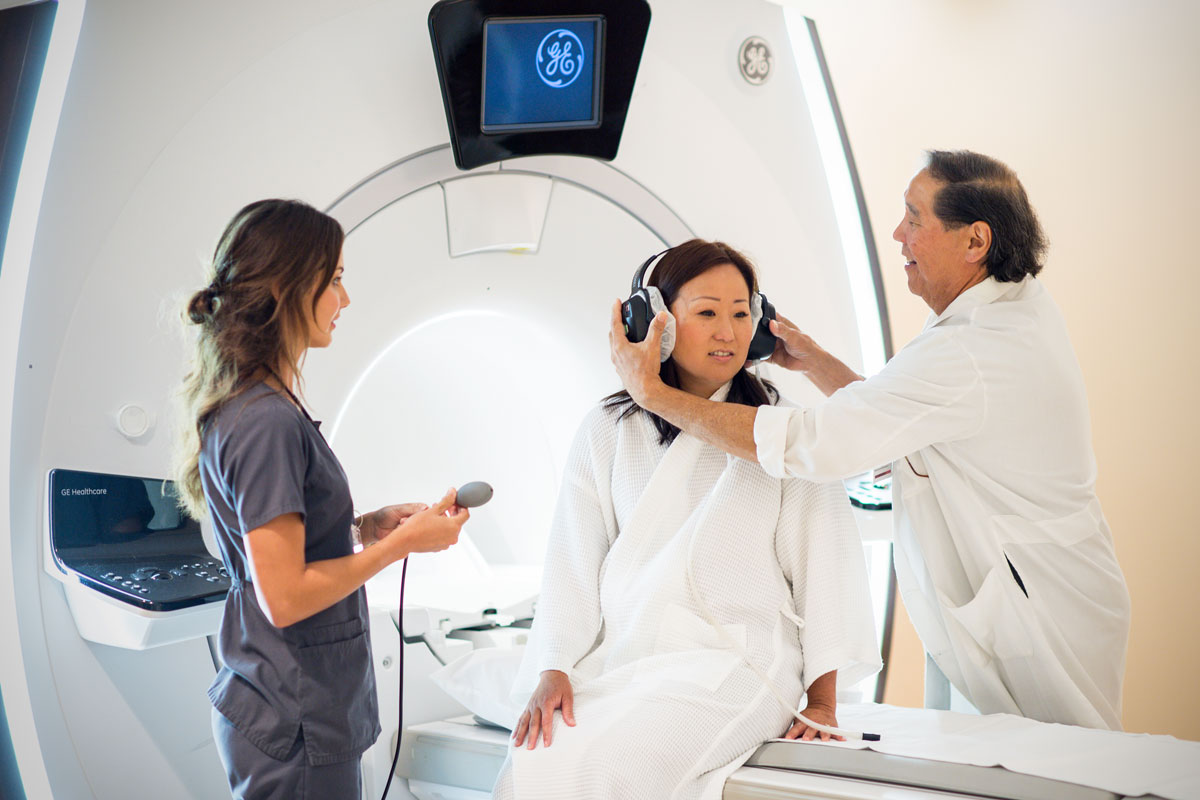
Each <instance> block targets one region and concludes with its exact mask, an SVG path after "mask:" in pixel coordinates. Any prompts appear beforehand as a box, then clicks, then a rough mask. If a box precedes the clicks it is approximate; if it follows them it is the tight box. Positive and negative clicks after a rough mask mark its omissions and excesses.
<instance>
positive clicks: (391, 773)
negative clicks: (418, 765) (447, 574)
mask: <svg viewBox="0 0 1200 800" xmlns="http://www.w3.org/2000/svg"><path fill="white" fill-rule="evenodd" d="M407 576H408V559H407V558H406V559H404V566H402V567H401V568H400V611H399V613H398V614H397V616H396V628H397V629H398V630H399V631H400V658H399V660H398V663H399V669H400V700H399V702H398V704H397V706H396V752H395V754H393V755H392V768H391V769H389V770H388V779H387V783H386V784H384V787H383V796H382V797H380V798H379V800H387V794H388V789H390V788H392V778H394V777H395V776H396V765H397V764H399V763H400V743H401V742H402V741H403V740H404V579H405V578H406V577H407Z"/></svg>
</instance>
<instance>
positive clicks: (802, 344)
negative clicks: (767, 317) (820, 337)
mask: <svg viewBox="0 0 1200 800" xmlns="http://www.w3.org/2000/svg"><path fill="white" fill-rule="evenodd" d="M769 325H770V327H771V333H773V334H775V336H776V339H775V352H774V353H772V354H771V357H770V358H769V359H767V360H768V361H769V362H770V363H772V364H778V365H779V366H781V367H783V368H784V369H792V370H799V371H800V372H807V371H808V369H809V368H810V366H811V365H812V363H813V361H814V360H815V359H816V357H817V355H818V354H820V353H823V352H825V351H823V350H822V349H821V348H820V346H818V345H817V342H816V340H814V339H813V338H812V337H811V336H809V335H808V334H806V333H803V332H802V331H801V330H800V328H799V327H797V326H796V324H795V323H794V322H792V321H791V320H790V319H788V318H787V317H785V316H783V315H782V314H779V315H777V316H776V318H775V319H773V320H771V322H770V323H769Z"/></svg>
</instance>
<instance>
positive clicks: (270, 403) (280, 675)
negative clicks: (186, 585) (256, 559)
mask: <svg viewBox="0 0 1200 800" xmlns="http://www.w3.org/2000/svg"><path fill="white" fill-rule="evenodd" d="M200 478H201V481H202V483H203V486H204V496H205V498H206V499H207V500H208V509H209V513H210V515H211V517H212V523H213V530H214V533H215V534H216V539H217V545H218V546H219V547H220V550H221V557H222V558H223V559H224V560H225V567H226V569H227V570H228V571H229V577H230V579H231V581H232V586H231V587H230V590H229V596H228V598H227V599H226V601H225V616H224V618H223V619H222V621H221V633H220V652H221V658H222V660H223V661H224V664H225V665H224V666H223V667H222V668H221V671H220V672H218V673H217V677H216V679H215V680H214V681H213V684H212V686H211V687H210V688H209V690H208V696H209V698H210V699H211V700H212V703H213V705H214V706H215V707H216V709H217V711H219V712H221V714H222V715H223V716H224V717H225V718H226V719H228V720H229V721H230V722H231V723H233V725H234V727H236V728H237V729H238V730H239V731H241V732H242V734H244V735H245V737H246V738H247V739H249V740H250V741H251V742H253V743H254V744H255V745H256V746H257V747H258V748H259V749H261V750H262V751H263V752H264V753H266V754H267V755H269V756H272V757H273V758H278V759H283V758H286V757H287V755H288V752H289V751H290V749H291V747H292V745H293V744H294V743H295V741H296V737H297V735H298V733H300V732H301V731H302V732H303V736H304V748H305V754H306V757H307V760H308V763H309V764H312V765H322V764H332V763H335V762H338V761H345V760H348V759H351V758H357V757H359V756H360V755H361V754H362V752H363V751H364V750H366V749H367V748H368V747H370V746H371V744H372V743H374V741H375V739H376V738H378V736H379V732H380V727H379V707H378V699H377V698H376V695H375V671H374V667H373V665H372V662H371V643H370V639H369V638H368V634H367V598H366V592H365V590H364V589H362V588H361V587H360V588H359V589H358V590H357V591H355V592H353V593H351V594H350V595H349V596H348V597H346V598H344V599H342V600H340V601H338V602H337V603H335V604H333V605H332V606H330V607H329V608H327V609H325V610H324V611H320V612H318V613H316V614H314V615H313V616H311V617H309V618H308V619H305V620H301V621H300V622H297V623H296V624H294V625H289V626H288V627H286V628H277V627H275V626H274V625H273V624H272V623H271V621H270V620H269V619H267V616H266V614H264V612H263V610H262V608H261V607H260V606H259V604H258V597H257V595H256V594H255V592H254V586H253V585H252V583H251V575H250V569H249V560H248V558H247V556H246V542H245V539H244V538H243V537H244V536H245V535H246V534H247V533H249V532H250V531H252V530H254V529H255V528H258V527H261V526H262V525H263V524H265V523H267V522H270V521H271V520H272V519H274V518H276V517H278V516H280V515H281V514H288V513H291V512H297V513H299V514H300V515H301V517H302V518H303V519H304V530H305V534H304V536H305V539H304V558H305V561H306V562H309V563H311V562H313V561H321V560H323V559H329V558H339V557H341V556H347V555H350V554H351V553H352V552H353V543H352V541H351V538H350V524H351V522H352V520H353V516H354V511H353V503H352V501H351V499H350V487H349V486H348V484H347V482H346V474H345V472H343V471H342V466H341V464H339V463H338V460H337V457H336V456H334V454H333V451H332V450H330V449H329V445H328V444H327V443H326V442H325V439H324V437H322V436H321V434H320V432H319V431H318V429H317V423H314V422H313V421H312V420H311V419H310V418H309V417H308V415H307V414H306V413H304V412H302V411H301V410H300V409H298V408H296V406H295V405H293V404H292V403H291V402H290V401H289V400H288V399H287V398H286V397H285V396H283V395H280V394H279V393H277V392H276V391H275V390H274V389H272V388H271V387H269V386H267V385H266V384H263V383H259V384H255V385H254V386H252V387H251V388H250V389H248V390H246V391H245V392H243V393H242V394H239V395H237V396H236V397H234V398H233V399H232V400H230V401H228V402H227V403H226V404H225V406H224V407H223V408H221V409H220V410H219V411H218V412H217V413H216V414H215V415H214V416H213V418H212V419H211V420H210V421H209V424H208V426H207V428H206V429H205V431H204V436H203V440H202V446H201V449H200Z"/></svg>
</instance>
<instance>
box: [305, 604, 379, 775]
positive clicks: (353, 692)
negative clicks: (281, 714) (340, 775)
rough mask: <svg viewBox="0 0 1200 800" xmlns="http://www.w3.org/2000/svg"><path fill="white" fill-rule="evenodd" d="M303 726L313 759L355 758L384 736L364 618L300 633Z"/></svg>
mask: <svg viewBox="0 0 1200 800" xmlns="http://www.w3.org/2000/svg"><path fill="white" fill-rule="evenodd" d="M300 639H301V644H300V646H299V647H298V649H297V660H298V661H299V663H300V709H301V726H302V728H303V731H304V747H305V751H306V755H307V758H308V763H310V764H314V765H318V764H331V763H334V762H337V761H344V760H346V759H349V758H355V757H357V756H358V755H360V754H361V753H362V751H363V750H365V749H366V748H367V747H369V746H370V745H371V743H372V742H374V741H375V738H376V737H377V736H378V735H379V708H378V700H377V698H376V693H375V672H374V669H373V668H372V666H371V645H370V642H369V640H368V638H367V632H366V629H365V625H364V623H363V621H362V620H361V619H352V620H349V621H346V622H340V623H336V624H333V625H323V626H321V627H319V628H314V629H312V630H306V631H303V632H302V633H300Z"/></svg>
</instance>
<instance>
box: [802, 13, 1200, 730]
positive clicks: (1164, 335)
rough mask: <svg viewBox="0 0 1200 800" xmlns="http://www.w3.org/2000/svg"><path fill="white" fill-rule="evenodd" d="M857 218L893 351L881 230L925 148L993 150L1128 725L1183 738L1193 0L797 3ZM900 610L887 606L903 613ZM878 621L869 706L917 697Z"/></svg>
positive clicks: (1197, 68)
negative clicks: (883, 295)
mask: <svg viewBox="0 0 1200 800" xmlns="http://www.w3.org/2000/svg"><path fill="white" fill-rule="evenodd" d="M791 4H792V5H794V6H796V7H799V8H801V9H802V10H803V11H804V12H805V13H806V14H808V15H809V16H810V17H812V18H813V19H815V20H816V22H817V26H818V30H819V32H820V34H821V38H822V41H823V44H824V48H825V54H826V57H827V59H828V62H829V66H830V70H831V73H832V75H833V80H834V84H835V89H836V90H837V93H838V98H839V100H840V102H841V107H842V112H843V115H844V117H845V121H846V126H847V129H848V132H849V136H850V141H851V145H852V147H853V149H854V155H855V157H856V159H857V162H858V167H859V171H860V174H861V177H862V181H863V187H864V191H865V193H866V198H867V205H868V208H869V211H870V215H871V220H872V222H873V223H874V226H875V233H876V240H877V243H878V246H879V251H880V256H881V260H882V262H883V268H884V282H885V287H886V292H887V298H888V304H889V308H890V310H891V319H892V331H893V338H894V341H895V343H896V346H897V347H899V346H901V345H903V344H904V343H905V342H907V341H908V340H910V339H911V338H912V337H913V335H914V334H915V333H916V332H917V331H918V330H920V327H921V325H922V324H923V321H924V318H925V314H926V311H927V309H926V308H925V306H924V305H923V303H922V302H921V301H920V300H919V299H918V298H916V297H914V296H912V295H910V294H909V293H908V291H907V287H906V283H905V278H904V273H903V271H902V269H901V259H900V257H899V255H898V253H899V250H898V247H899V246H898V245H897V244H896V243H895V242H893V241H891V238H890V237H891V231H892V229H893V228H894V226H895V224H896V222H897V221H898V220H899V217H900V214H901V193H902V191H903V189H904V187H905V185H906V184H907V182H908V179H909V178H910V177H911V175H912V172H913V170H914V168H915V167H916V166H917V164H918V159H919V156H920V153H921V151H922V150H923V149H925V148H930V147H938V148H954V149H957V148H968V149H973V150H978V151H981V152H984V153H988V154H990V155H993V156H996V157H998V158H1000V159H1001V160H1003V161H1005V162H1007V163H1008V164H1009V165H1011V166H1012V167H1013V168H1015V169H1016V170H1017V172H1018V174H1019V175H1020V176H1021V179H1022V180H1023V182H1024V183H1025V186H1026V188H1027V189H1028V191H1029V193H1030V196H1031V198H1032V200H1033V203H1034V205H1035V207H1036V208H1037V209H1038V211H1039V212H1040V214H1041V218H1042V223H1043V225H1044V227H1045V229H1046V231H1047V234H1048V235H1049V238H1050V241H1051V250H1050V257H1049V260H1048V264H1047V267H1046V270H1045V272H1044V273H1043V278H1044V280H1045V283H1046V285H1047V286H1048V287H1049V289H1050V291H1051V292H1052V294H1053V295H1054V297H1055V299H1056V300H1057V301H1058V303H1059V305H1060V306H1061V307H1062V310H1063V313H1064V314H1065V316H1066V319H1067V324H1068V325H1069V327H1070V330H1071V337H1072V341H1073V342H1074V345H1075V348H1076V351H1077V352H1078V355H1079V360H1080V363H1081V365H1082V368H1083V373H1084V377H1085V379H1086V381H1087V387H1088V393H1089V398H1090V402H1091V413H1092V425H1093V439H1094V443H1095V448H1096V456H1097V460H1098V462H1099V469H1100V474H1099V483H1098V490H1099V494H1100V499H1101V502H1102V503H1103V505H1104V509H1105V513H1106V515H1107V516H1108V519H1109V522H1110V524H1111V526H1112V529H1113V532H1114V535H1115V537H1116V540H1117V552H1118V555H1119V557H1120V559H1121V564H1122V566H1123V568H1124V570H1125V574H1126V577H1127V578H1128V581H1129V587H1130V592H1131V594H1132V596H1133V630H1132V635H1131V638H1130V646H1129V659H1128V673H1127V676H1126V681H1125V714H1124V718H1125V725H1126V728H1127V729H1129V730H1132V731H1150V732H1154V733H1170V734H1174V735H1177V736H1181V737H1186V738H1190V739H1200V690H1197V688H1196V684H1195V681H1196V678H1195V676H1196V675H1197V674H1200V613H1198V612H1200V580H1198V579H1197V576H1196V569H1197V565H1200V536H1197V533H1198V530H1197V529H1198V526H1197V522H1196V511H1195V510H1194V505H1193V503H1192V498H1193V497H1195V496H1196V492H1195V490H1194V489H1193V488H1192V487H1191V486H1190V484H1191V483H1192V482H1193V474H1194V471H1195V468H1194V466H1193V464H1194V462H1195V461H1196V460H1197V455H1196V453H1197V450H1200V423H1198V422H1197V415H1196V412H1195V411H1194V409H1193V406H1194V404H1195V398H1196V396H1197V394H1198V393H1200V358H1198V357H1197V356H1196V354H1195V353H1194V352H1193V347H1194V346H1195V342H1196V340H1197V338H1200V337H1198V334H1200V314H1198V313H1197V312H1196V309H1195V304H1196V297H1195V295H1194V292H1195V287H1196V284H1197V280H1196V270H1197V268H1198V266H1200V265H1198V264H1197V259H1196V257H1195V246H1194V238H1195V231H1196V228H1197V224H1198V222H1200V156H1198V155H1197V146H1198V142H1200V136H1198V133H1200V45H1198V43H1197V34H1198V32H1200V3H1196V2H1192V1H1191V0H1148V1H1147V2H1137V3H1134V2H1128V0H1125V1H1124V2H1122V1H1120V0H1087V1H1086V2H1085V1H1084V0H905V1H904V2H897V1H896V0H820V1H818V0H812V1H809V2H794V3H791ZM905 623H906V621H905ZM902 628H903V629H902V630H900V631H899V632H898V636H899V637H900V638H899V641H898V644H897V650H896V652H895V653H894V658H893V664H892V668H893V672H892V679H891V685H890V691H889V700H891V701H893V702H901V703H905V704H913V705H917V704H920V702H921V689H920V669H921V665H920V661H919V659H920V651H919V647H917V646H916V644H915V642H914V640H913V639H912V638H911V637H912V634H911V629H910V628H907V624H905V625H904V626H902Z"/></svg>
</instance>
